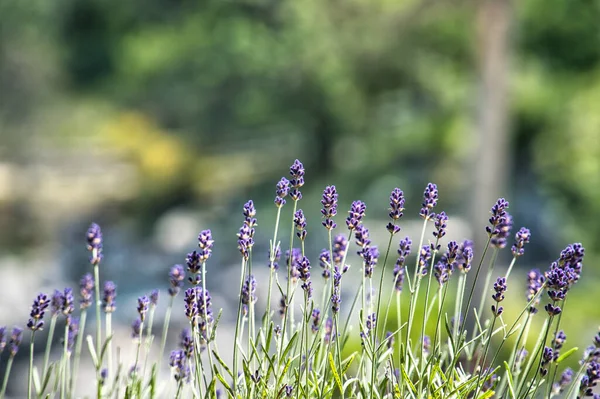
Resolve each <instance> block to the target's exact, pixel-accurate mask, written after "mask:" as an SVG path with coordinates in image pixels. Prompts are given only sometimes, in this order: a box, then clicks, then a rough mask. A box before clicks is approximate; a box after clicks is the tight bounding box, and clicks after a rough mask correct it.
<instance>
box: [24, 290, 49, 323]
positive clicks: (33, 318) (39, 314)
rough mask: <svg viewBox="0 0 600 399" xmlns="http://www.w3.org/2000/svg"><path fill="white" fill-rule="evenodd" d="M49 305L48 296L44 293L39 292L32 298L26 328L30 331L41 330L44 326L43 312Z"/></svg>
mask: <svg viewBox="0 0 600 399" xmlns="http://www.w3.org/2000/svg"><path fill="white" fill-rule="evenodd" d="M49 305H50V301H49V300H48V296H47V295H45V294H39V295H38V296H37V297H36V298H35V299H34V300H33V305H32V306H31V312H30V313H29V321H28V322H27V328H29V329H30V330H31V331H36V330H41V329H42V328H43V327H44V320H43V318H44V314H45V313H46V310H47V309H48V306H49Z"/></svg>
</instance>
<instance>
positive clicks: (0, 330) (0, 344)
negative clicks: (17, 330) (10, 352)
mask: <svg viewBox="0 0 600 399" xmlns="http://www.w3.org/2000/svg"><path fill="white" fill-rule="evenodd" d="M5 347H6V327H0V354H2V352H4V348H5Z"/></svg>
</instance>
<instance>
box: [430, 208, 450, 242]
mask: <svg viewBox="0 0 600 399" xmlns="http://www.w3.org/2000/svg"><path fill="white" fill-rule="evenodd" d="M447 222H448V216H446V212H440V213H438V214H437V215H435V231H434V232H433V236H434V237H435V238H436V239H438V240H439V239H440V238H442V237H443V236H445V235H446V228H447V227H448V225H447Z"/></svg>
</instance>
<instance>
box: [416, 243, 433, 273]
mask: <svg viewBox="0 0 600 399" xmlns="http://www.w3.org/2000/svg"><path fill="white" fill-rule="evenodd" d="M429 259H431V247H430V246H429V245H427V244H425V245H423V247H422V248H421V251H419V270H420V271H421V274H422V275H423V276H425V275H426V274H427V266H428V262H429Z"/></svg>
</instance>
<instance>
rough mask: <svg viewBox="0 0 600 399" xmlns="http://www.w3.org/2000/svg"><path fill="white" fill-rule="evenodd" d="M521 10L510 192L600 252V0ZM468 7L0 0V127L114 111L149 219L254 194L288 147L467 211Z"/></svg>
mask: <svg viewBox="0 0 600 399" xmlns="http://www.w3.org/2000/svg"><path fill="white" fill-rule="evenodd" d="M514 7H515V9H514V18H515V21H514V24H513V39H514V44H515V46H514V49H515V54H514V55H515V56H514V59H513V60H514V61H513V65H514V68H513V72H512V75H511V76H512V79H511V82H512V83H511V85H512V93H513V95H512V111H511V112H512V115H513V123H512V132H513V136H512V138H513V139H512V146H513V147H512V149H513V151H512V153H513V154H514V167H513V170H512V171H511V176H512V179H513V180H514V181H515V182H516V183H517V184H515V185H514V186H516V187H517V188H518V190H519V191H517V192H515V193H510V195H511V197H512V198H513V199H514V200H516V201H515V202H517V203H519V199H518V197H523V198H524V199H525V200H524V201H522V202H521V204H522V205H521V208H522V209H521V213H523V214H527V213H528V212H529V211H530V212H531V213H533V212H535V211H537V210H539V209H542V208H540V207H539V204H538V202H539V201H542V202H543V209H545V210H546V211H549V210H552V211H553V212H554V214H556V211H557V210H560V213H561V216H560V217H556V218H555V219H553V218H551V217H548V216H547V214H548V213H545V214H544V215H542V214H536V215H532V214H529V215H528V216H527V218H529V219H528V220H523V222H527V223H528V224H529V225H535V224H536V223H537V224H538V225H539V226H544V227H553V226H555V225H556V224H557V223H558V220H561V221H566V222H565V224H564V226H565V229H564V230H563V231H561V233H560V234H564V236H565V237H569V238H570V237H574V235H573V234H572V231H574V230H582V231H584V233H585V237H586V240H585V243H586V244H588V246H589V247H595V248H600V226H599V225H598V224H597V223H595V219H596V218H597V217H600V139H599V136H600V133H599V130H600V119H599V118H600V117H599V116H598V112H597V110H598V108H599V107H600V62H599V60H600V24H598V21H600V3H599V2H598V1H594V0H556V1H553V2H552V5H551V6H550V5H549V4H548V2H546V1H543V0H526V1H520V2H514ZM475 8H476V2H473V1H465V0H452V1H434V0H402V1H397V0H344V1H340V0H331V1H322V0H241V1H234V0H204V1H191V0H153V1H147V0H132V1H118V0H85V1H77V0H60V1H52V2H38V1H27V0H4V1H2V2H1V5H0V28H1V36H0V88H1V89H2V93H3V94H2V97H3V100H4V101H2V105H1V107H0V124H1V125H0V126H4V128H3V135H6V137H7V139H6V143H9V142H12V143H13V147H12V148H15V147H17V146H18V145H19V143H21V141H20V138H21V136H20V134H21V133H22V129H21V128H19V127H18V126H20V125H19V122H18V120H22V119H23V118H26V117H27V115H28V113H29V112H30V111H31V110H32V109H35V108H36V107H40V106H44V104H47V103H51V102H53V101H55V100H56V99H57V98H58V99H60V101H65V102H66V104H68V107H71V108H72V109H74V110H76V109H77V107H82V106H86V105H85V104H87V106H89V107H96V106H97V104H103V106H105V107H106V106H108V107H109V108H110V109H111V110H112V112H109V113H107V114H106V115H107V116H103V117H102V118H103V119H105V120H104V122H106V129H104V130H102V134H105V133H107V132H108V133H107V136H108V137H109V140H110V142H111V143H112V145H114V146H115V147H116V148H119V149H120V150H122V151H127V152H128V153H129V154H130V156H131V157H132V159H133V160H134V161H135V162H136V164H137V165H139V167H140V170H141V171H142V174H143V175H144V176H145V179H146V180H147V181H146V182H145V184H146V185H145V187H147V190H146V191H142V193H143V195H141V196H140V197H141V198H142V199H141V201H147V202H148V204H149V205H148V209H147V210H148V214H150V215H151V214H155V212H156V211H157V210H160V208H166V207H168V206H170V205H172V204H173V203H176V202H180V201H185V200H186V199H189V198H196V199H198V198H200V200H206V199H207V198H209V199H210V198H220V197H221V196H222V195H223V194H224V193H226V194H235V193H236V190H239V187H240V186H241V187H242V189H243V190H246V191H247V190H256V191H258V190H259V189H261V188H263V187H264V186H265V185H266V184H268V185H271V183H272V182H273V181H275V180H274V179H276V178H277V177H278V176H279V175H280V174H281V171H284V170H285V168H286V167H287V165H288V164H289V162H290V159H292V158H293V157H301V158H302V159H303V160H305V161H306V163H307V164H308V166H310V170H312V171H315V170H317V171H321V172H320V173H322V174H323V176H319V177H320V178H323V179H325V178H331V177H335V180H336V182H340V184H341V185H342V188H343V190H345V192H346V193H347V195H349V196H350V197H352V196H354V195H356V196H358V195H362V194H364V192H365V191H366V190H368V189H369V187H371V185H372V183H371V181H372V180H373V179H374V178H375V177H377V176H386V175H390V174H398V173H399V172H396V171H397V170H405V169H400V168H406V167H410V168H411V169H410V170H411V171H413V173H410V174H407V173H406V172H402V174H406V176H403V177H402V178H403V179H404V181H405V182H406V183H407V184H410V183H411V182H416V183H418V185H419V186H418V188H416V189H415V190H411V191H414V194H413V193H411V194H412V195H415V200H416V197H418V195H419V191H420V187H421V186H422V184H423V182H424V181H425V179H427V178H433V179H434V180H435V181H438V182H441V186H443V187H444V188H445V189H446V192H449V193H450V199H449V200H447V201H448V202H450V203H460V200H461V199H464V198H465V197H466V196H468V190H467V188H468V185H469V182H468V181H465V179H464V178H463V176H464V175H463V172H464V168H465V165H466V162H465V157H466V156H468V150H467V148H468V143H469V140H470V138H469V137H470V134H471V133H470V130H472V129H473V126H472V125H473V124H472V117H473V113H474V108H475V107H476V106H477V101H478V99H477V95H476V81H477V70H476V62H475V54H474V52H475V44H474V43H475V42H476V39H477V38H476V37H475V35H476V30H475V27H474V25H475V21H474V19H475ZM17 50H18V54H19V56H15V55H14V54H15V53H17ZM23 60H25V61H26V62H25V65H26V68H22V65H21V62H23ZM40 101H41V102H42V105H40ZM82 104H84V105H82ZM15 110H19V112H15ZM73 112H76V111H73ZM62 118H69V115H68V114H64V115H62ZM15 119H17V121H15ZM50 129H52V127H50ZM11 132H13V133H12V135H11V134H10V133H11ZM61 132H62V130H60V131H58V129H57V132H53V133H55V134H57V135H60V134H61ZM9 136H10V137H11V139H10V140H9V138H8V137H9ZM16 153H18V152H16ZM156 154H161V156H162V157H168V158H171V160H170V161H169V162H167V166H168V167H166V168H165V167H163V166H162V164H160V165H157V164H153V159H156ZM223 165H226V166H227V168H220V167H219V166H223ZM221 169H228V171H227V172H218V173H217V172H216V171H218V170H221ZM207 171H210V172H207ZM536 184H538V185H537V186H536V187H541V188H542V189H541V190H540V192H536V193H531V192H530V191H531V188H530V187H532V186H535V185H536ZM157 187H158V188H157ZM269 187H270V186H269ZM174 188H176V190H174ZM174 191H175V192H176V193H177V194H176V196H175V197H173V196H174V194H173V192H174ZM270 192H271V191H268V193H270ZM550 194H551V195H550ZM269 196H270V194H269ZM527 199H529V200H530V201H529V202H527ZM156 204H162V205H160V206H158V208H157V206H156ZM523 204H525V205H523ZM524 207H526V209H523V208H524ZM590 215H594V217H590ZM577 236H581V233H579V234H577ZM561 242H562V241H561Z"/></svg>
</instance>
